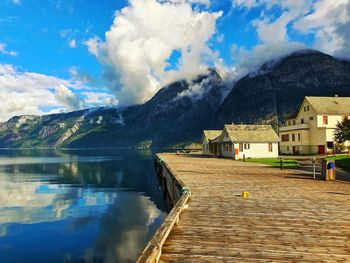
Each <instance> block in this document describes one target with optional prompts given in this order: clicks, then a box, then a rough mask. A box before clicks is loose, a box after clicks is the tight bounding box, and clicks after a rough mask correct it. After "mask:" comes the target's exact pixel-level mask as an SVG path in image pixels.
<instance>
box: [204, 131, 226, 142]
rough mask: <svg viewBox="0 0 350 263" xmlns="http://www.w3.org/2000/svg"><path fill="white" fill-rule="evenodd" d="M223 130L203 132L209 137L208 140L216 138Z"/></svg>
mask: <svg viewBox="0 0 350 263" xmlns="http://www.w3.org/2000/svg"><path fill="white" fill-rule="evenodd" d="M221 132H222V130H204V131H203V134H204V137H205V138H207V140H208V141H209V140H214V139H215V138H216V137H218V136H219V135H220V134H221Z"/></svg>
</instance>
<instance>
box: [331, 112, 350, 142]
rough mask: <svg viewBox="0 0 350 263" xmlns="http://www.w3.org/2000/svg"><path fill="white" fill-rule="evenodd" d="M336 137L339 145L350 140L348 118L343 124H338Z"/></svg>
mask: <svg viewBox="0 0 350 263" xmlns="http://www.w3.org/2000/svg"><path fill="white" fill-rule="evenodd" d="M334 137H335V140H336V141H337V142H338V143H344V142H345V141H348V140H350V120H349V118H348V117H345V118H344V119H343V120H342V122H338V123H337V126H336V128H335V131H334Z"/></svg>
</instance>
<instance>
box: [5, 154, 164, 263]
mask: <svg viewBox="0 0 350 263" xmlns="http://www.w3.org/2000/svg"><path fill="white" fill-rule="evenodd" d="M0 185H1V188H0V255H1V262H24V261H25V262H77V261H78V262H133V261H134V260H135V258H136V257H137V255H138V254H139V253H140V251H141V250H142V248H143V247H144V246H145V244H146V243H147V241H148V240H149V238H150V237H151V236H152V234H153V233H154V231H155V230H156V229H157V228H158V226H159V225H160V224H161V222H162V221H163V219H164V217H165V216H166V213H165V211H166V207H165V203H164V202H163V200H162V193H161V191H160V190H159V185H158V180H157V178H156V176H155V174H154V170H153V167H152V157H151V154H150V153H147V152H143V153H142V154H140V153H139V152H134V151H126V152H125V151H124V152H121V151H112V150H110V151H96V150H94V151H73V152H70V151H0Z"/></svg>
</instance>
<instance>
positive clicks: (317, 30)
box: [294, 0, 350, 58]
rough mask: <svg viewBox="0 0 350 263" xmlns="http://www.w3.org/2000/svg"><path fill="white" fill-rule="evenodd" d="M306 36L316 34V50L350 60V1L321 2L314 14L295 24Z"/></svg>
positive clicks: (316, 6) (326, 0) (323, 0)
mask: <svg viewBox="0 0 350 263" xmlns="http://www.w3.org/2000/svg"><path fill="white" fill-rule="evenodd" d="M294 28H295V29H296V30H299V31H300V32H301V33H304V34H308V33H311V34H314V35H315V37H316V42H315V48H318V49H320V50H322V51H325V52H329V53H331V54H334V55H338V56H343V57H344V56H345V57H347V58H350V55H349V52H350V44H349V43H350V33H349V32H350V1H349V0H337V1H334V0H321V1H318V2H316V3H315V4H314V5H313V7H312V12H311V13H309V14H308V15H306V16H304V17H302V18H301V19H300V20H298V21H297V22H296V23H295V24H294Z"/></svg>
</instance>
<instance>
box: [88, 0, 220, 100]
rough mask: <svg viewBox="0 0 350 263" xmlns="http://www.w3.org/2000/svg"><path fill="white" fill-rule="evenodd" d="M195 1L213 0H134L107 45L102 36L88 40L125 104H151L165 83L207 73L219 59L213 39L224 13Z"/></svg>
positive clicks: (119, 16) (108, 34)
mask: <svg viewBox="0 0 350 263" xmlns="http://www.w3.org/2000/svg"><path fill="white" fill-rule="evenodd" d="M192 4H208V1H203V0H202V1H199V0H198V1H193V0H192V1H180V0H177V1H174V0H172V1H156V0H147V1H142V0H132V1H130V3H129V5H128V6H127V7H125V8H123V9H122V10H120V11H118V12H117V13H116V15H115V19H114V22H113V25H112V26H111V28H110V29H109V31H108V32H106V40H105V42H104V43H103V44H102V43H101V42H100V41H99V39H98V38H96V37H95V38H92V39H90V40H88V41H86V42H85V43H86V45H87V46H88V48H89V51H90V52H91V53H92V54H94V55H97V57H98V58H99V59H100V61H102V63H104V64H107V67H108V69H106V71H107V72H106V73H107V74H105V76H107V78H108V79H110V80H111V81H110V85H111V86H112V87H111V88H112V89H113V90H114V91H115V93H116V97H117V99H118V100H119V101H120V102H121V103H122V104H130V103H141V102H145V101H146V100H147V99H149V98H150V97H151V96H152V95H154V93H155V92H156V91H158V90H159V89H160V88H161V87H162V86H163V85H165V84H167V83H169V82H171V81H173V80H175V79H179V78H187V77H192V76H194V75H196V74H198V73H201V72H203V71H204V70H206V68H207V63H208V61H212V60H214V59H215V56H216V55H215V54H214V52H213V51H212V50H211V49H210V47H209V45H208V41H209V40H210V39H211V37H212V36H213V35H214V34H215V32H216V29H215V23H216V20H217V19H218V18H219V17H220V16H221V14H222V13H221V12H209V11H203V10H200V9H196V8H194V6H193V5H192ZM150 14H151V15H150ZM99 49H100V50H99ZM174 52H177V53H178V54H179V55H178V59H177V60H176V61H174V60H171V57H172V55H173V54H174ZM115 79H118V82H117V83H116V81H115Z"/></svg>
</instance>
